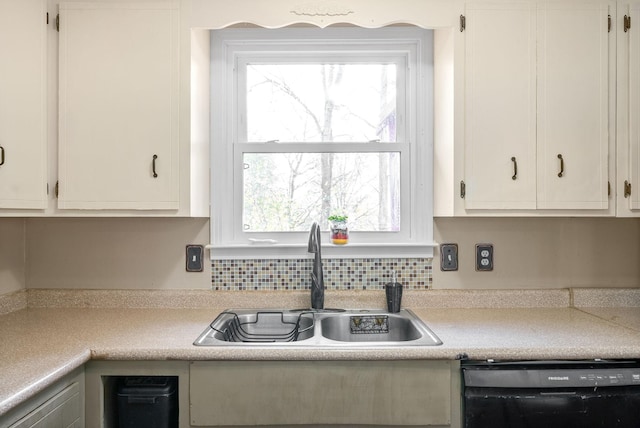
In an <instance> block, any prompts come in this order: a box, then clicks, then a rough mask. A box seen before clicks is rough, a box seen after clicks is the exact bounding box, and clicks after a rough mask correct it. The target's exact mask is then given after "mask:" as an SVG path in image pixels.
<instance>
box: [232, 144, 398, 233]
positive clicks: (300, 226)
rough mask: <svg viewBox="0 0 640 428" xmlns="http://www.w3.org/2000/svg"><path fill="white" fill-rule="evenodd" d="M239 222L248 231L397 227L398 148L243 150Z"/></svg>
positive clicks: (387, 228)
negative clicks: (340, 223)
mask: <svg viewBox="0 0 640 428" xmlns="http://www.w3.org/2000/svg"><path fill="white" fill-rule="evenodd" d="M243 163H244V177H243V213H242V221H243V224H244V229H245V231H248V232H289V231H307V230H309V228H310V227H311V224H312V223H313V222H314V221H317V222H318V223H320V224H321V225H322V227H323V229H328V222H327V218H328V217H329V216H330V215H333V214H336V215H347V216H349V229H350V230H352V231H374V232H375V231H392V232H397V231H399V230H400V153H399V152H384V153H244V155H243Z"/></svg>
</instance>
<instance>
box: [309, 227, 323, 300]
mask: <svg viewBox="0 0 640 428" xmlns="http://www.w3.org/2000/svg"><path fill="white" fill-rule="evenodd" d="M320 247H321V243H320V226H319V225H318V223H316V222H314V223H313V224H312V225H311V231H310V232H309V247H308V249H307V251H309V252H310V253H314V254H315V257H314V259H313V268H312V269H311V308H312V309H324V275H323V274H322V253H321V251H320Z"/></svg>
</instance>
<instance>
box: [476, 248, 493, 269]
mask: <svg viewBox="0 0 640 428" xmlns="http://www.w3.org/2000/svg"><path fill="white" fill-rule="evenodd" d="M492 270H493V244H476V271H478V272H486V271H492Z"/></svg>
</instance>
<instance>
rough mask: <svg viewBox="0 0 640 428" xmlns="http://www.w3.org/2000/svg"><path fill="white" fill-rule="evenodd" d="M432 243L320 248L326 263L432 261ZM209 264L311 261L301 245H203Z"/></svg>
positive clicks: (325, 246)
mask: <svg viewBox="0 0 640 428" xmlns="http://www.w3.org/2000/svg"><path fill="white" fill-rule="evenodd" d="M437 245H438V244H437V243H435V242H432V243H425V244H347V245H333V244H323V245H322V257H323V258H327V259H372V258H380V259H387V258H394V259H395V258H432V257H433V248H434V247H436V246H437ZM206 248H207V249H209V250H210V251H209V254H210V256H211V260H236V259H238V260H248V259H306V258H311V257H313V256H312V255H311V254H310V253H309V252H308V251H307V245H305V244H248V245H240V244H237V245H207V246H206Z"/></svg>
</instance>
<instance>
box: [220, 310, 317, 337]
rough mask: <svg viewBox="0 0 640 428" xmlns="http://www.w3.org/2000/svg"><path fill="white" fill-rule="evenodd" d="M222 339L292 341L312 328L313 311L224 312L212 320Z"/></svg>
mask: <svg viewBox="0 0 640 428" xmlns="http://www.w3.org/2000/svg"><path fill="white" fill-rule="evenodd" d="M211 328H212V329H213V330H215V331H216V332H218V333H219V334H220V336H221V337H220V339H221V340H224V341H225V342H295V341H296V340H298V336H299V334H300V333H303V332H305V331H307V330H309V329H312V328H313V313H312V312H301V313H299V314H296V315H293V316H292V315H288V316H285V314H284V312H280V311H274V312H271V311H261V312H256V313H255V314H242V315H238V314H237V313H235V312H230V311H225V312H222V313H220V315H219V316H218V317H217V318H216V319H215V320H214V321H213V322H212V323H211Z"/></svg>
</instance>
